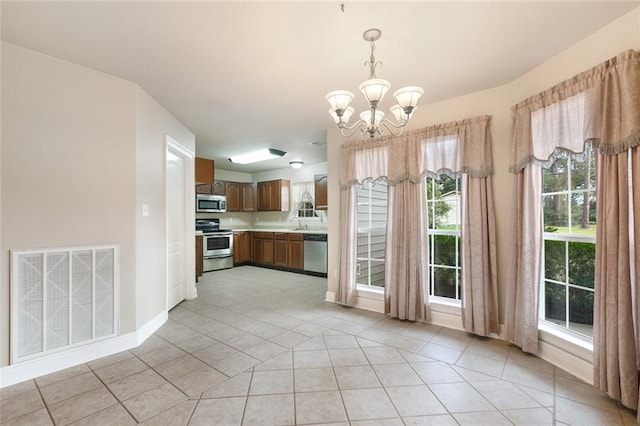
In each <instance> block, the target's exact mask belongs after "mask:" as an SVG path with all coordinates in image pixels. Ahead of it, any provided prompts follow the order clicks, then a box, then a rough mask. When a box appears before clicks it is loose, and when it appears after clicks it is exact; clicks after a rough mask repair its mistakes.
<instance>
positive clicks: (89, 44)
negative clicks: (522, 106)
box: [1, 1, 640, 173]
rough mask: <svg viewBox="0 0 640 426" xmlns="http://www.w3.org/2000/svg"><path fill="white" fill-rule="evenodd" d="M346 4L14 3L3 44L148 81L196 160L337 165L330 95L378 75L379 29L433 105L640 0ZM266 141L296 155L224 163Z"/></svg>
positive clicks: (495, 79) (506, 76)
mask: <svg viewBox="0 0 640 426" xmlns="http://www.w3.org/2000/svg"><path fill="white" fill-rule="evenodd" d="M345 3H346V4H345V5H344V11H341V7H340V2H339V1H337V2H328V1H322V2H264V1H262V2H231V1H227V2H213V1H204V2H202V1H201V2H186V1H175V2H153V1H146V2H112V1H111V2H96V1H84V2H83V1H77V2H52V1H44V2H25V1H16V2H8V1H3V2H2V11H1V12H2V39H3V40H6V41H9V42H11V43H15V44H18V45H21V46H24V47H27V48H30V49H33V50H37V51H40V52H43V53H46V54H49V55H52V56H55V57H58V58H62V59H65V60H68V61H71V62H74V63H77V64H81V65H85V66H88V67H91V68H94V69H97V70H100V71H104V72H106V73H109V74H112V75H116V76H119V77H122V78H125V79H127V80H131V81H133V82H135V83H137V84H139V85H140V86H141V87H142V88H143V89H144V90H145V91H147V92H148V93H149V94H150V95H151V96H153V97H154V98H155V99H156V100H157V101H158V102H160V103H161V104H162V105H163V106H164V107H165V108H167V109H168V110H169V111H170V112H171V113H172V114H173V115H174V116H175V117H176V118H177V119H178V120H180V121H181V122H182V123H183V124H184V125H186V126H187V127H188V128H189V129H190V130H191V131H192V132H193V133H195V135H196V144H197V154H198V155H199V156H203V157H207V158H213V159H215V160H216V167H217V168H222V169H227V170H237V171H244V172H248V173H254V172H258V171H265V170H271V169H277V168H282V167H286V166H287V165H288V162H289V161H291V160H294V159H301V160H303V161H305V162H306V163H315V162H320V161H326V145H325V142H326V129H327V128H329V127H332V126H333V125H334V124H333V120H332V119H331V117H330V116H329V114H328V113H327V111H328V104H327V103H326V101H325V99H324V96H325V94H326V93H327V92H329V91H331V90H334V89H347V90H350V91H352V92H357V87H358V84H359V83H360V82H361V81H363V80H365V79H366V78H367V77H368V72H367V69H366V68H365V67H364V61H365V60H367V59H368V56H369V45H368V43H367V42H365V41H364V40H363V39H362V33H363V31H364V30H366V29H368V28H372V27H376V28H380V29H381V30H382V32H383V35H382V38H381V39H380V40H379V41H378V42H377V43H376V59H377V60H380V61H382V62H383V63H384V65H383V67H382V68H378V70H377V74H378V77H379V78H385V79H387V80H389V81H390V82H391V84H392V90H394V88H396V89H397V88H399V87H403V86H406V85H419V86H422V87H423V88H424V90H425V95H424V96H423V98H422V100H421V103H430V102H434V101H438V100H442V99H446V98H450V97H454V96H458V95H462V94H465V93H470V92H474V91H477V90H482V89H486V88H490V87H494V86H498V85H502V84H504V83H507V82H509V81H511V80H513V79H514V78H516V77H518V76H520V75H522V74H523V73H525V72H527V71H529V70H531V69H532V68H534V67H535V66H536V65H538V64H540V63H542V62H544V61H545V60H547V59H549V58H551V57H552V56H554V55H556V54H557V53H559V52H561V51H562V50H564V49H566V48H567V47H569V46H571V45H573V44H575V43H576V42H577V41H579V40H581V39H583V38H585V37H586V36H587V35H589V34H591V33H593V32H595V31H596V30H597V29H599V28H601V27H603V26H604V25H606V24H607V23H609V22H611V21H613V20H614V19H616V18H617V17H619V16H621V15H623V14H625V13H626V12H628V11H630V10H631V9H633V8H634V7H638V5H639V4H640V3H638V1H632V2H616V1H605V2H593V1H587V2H579V1H571V2H513V1H505V2H477V1H476V2H345ZM360 98H361V96H360V95H357V100H356V102H355V105H354V106H355V107H356V111H361V110H362V109H363V107H364V102H363V101H362V100H361V99H360ZM389 106H391V100H386V99H385V101H384V102H383V105H382V107H383V108H384V109H388V107H389ZM310 142H321V143H320V144H316V145H309V143H310ZM266 147H273V148H278V149H281V150H284V151H287V152H288V154H287V155H286V156H285V157H284V158H282V159H277V160H269V161H266V162H263V163H257V164H255V165H247V166H239V165H233V164H231V163H229V162H228V161H227V158H228V157H230V156H232V155H235V154H240V153H243V152H247V151H251V150H255V149H260V148H266Z"/></svg>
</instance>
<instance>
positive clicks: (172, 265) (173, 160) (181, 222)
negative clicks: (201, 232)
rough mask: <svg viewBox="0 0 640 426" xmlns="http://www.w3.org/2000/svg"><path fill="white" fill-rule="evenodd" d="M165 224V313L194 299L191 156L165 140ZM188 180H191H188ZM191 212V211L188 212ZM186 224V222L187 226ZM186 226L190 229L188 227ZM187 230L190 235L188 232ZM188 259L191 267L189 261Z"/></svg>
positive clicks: (183, 149)
mask: <svg viewBox="0 0 640 426" xmlns="http://www.w3.org/2000/svg"><path fill="white" fill-rule="evenodd" d="M166 141H167V144H166V147H167V148H166V171H165V173H166V174H165V176H166V177H165V179H166V180H165V190H166V206H165V210H166V221H167V234H166V235H167V264H166V265H167V271H166V274H167V275H166V276H167V311H168V310H170V309H171V308H173V307H174V306H176V305H177V304H178V303H180V302H182V301H183V300H184V299H185V298H192V297H195V294H194V293H195V288H192V287H194V285H193V282H194V281H195V278H194V279H190V278H191V276H192V275H193V274H192V273H190V272H192V271H191V270H192V269H194V268H189V267H188V265H190V264H192V265H195V261H194V256H195V254H194V253H193V252H194V251H195V242H194V241H193V238H194V237H193V228H194V225H193V222H194V220H193V212H190V210H189V207H192V205H193V202H190V200H191V201H193V194H192V191H189V190H188V188H190V186H193V185H192V184H193V154H192V153H190V152H189V151H188V150H186V149H185V148H184V147H183V146H182V145H180V144H179V143H178V142H176V141H175V140H173V139H172V138H170V137H169V136H167V137H166ZM190 176H191V178H190ZM191 210H193V208H191ZM189 221H190V222H189ZM189 223H191V226H190V227H189ZM189 230H191V231H192V232H189ZM190 259H191V263H189V260H190Z"/></svg>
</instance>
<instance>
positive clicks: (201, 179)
mask: <svg viewBox="0 0 640 426" xmlns="http://www.w3.org/2000/svg"><path fill="white" fill-rule="evenodd" d="M195 169H196V172H195V178H196V179H195V180H196V183H208V184H212V183H213V160H208V159H206V158H199V157H196V161H195Z"/></svg>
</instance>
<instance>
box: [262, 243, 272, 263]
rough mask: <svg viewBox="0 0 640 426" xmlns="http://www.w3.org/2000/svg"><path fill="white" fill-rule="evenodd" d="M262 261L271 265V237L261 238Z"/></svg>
mask: <svg viewBox="0 0 640 426" xmlns="http://www.w3.org/2000/svg"><path fill="white" fill-rule="evenodd" d="M262 263H263V264H265V265H273V239H270V240H268V239H264V240H262Z"/></svg>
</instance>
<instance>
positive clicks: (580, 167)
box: [540, 149, 596, 337]
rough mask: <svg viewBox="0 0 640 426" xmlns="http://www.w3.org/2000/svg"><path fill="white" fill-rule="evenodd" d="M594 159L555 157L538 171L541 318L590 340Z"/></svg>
mask: <svg viewBox="0 0 640 426" xmlns="http://www.w3.org/2000/svg"><path fill="white" fill-rule="evenodd" d="M595 175H596V167H595V155H594V153H593V150H592V149H588V150H587V151H586V152H585V154H584V159H581V160H576V159H574V158H570V157H567V156H562V157H560V158H556V159H555V161H554V162H553V164H552V165H551V167H549V168H547V169H543V171H542V208H543V226H544V248H543V253H544V255H543V257H542V259H543V261H542V285H541V300H542V301H543V303H540V311H541V312H540V313H541V315H540V318H541V319H543V320H546V321H549V322H552V323H554V324H556V325H558V326H560V327H563V328H565V329H568V330H572V331H574V332H577V333H580V334H582V335H585V336H588V337H591V336H593V291H594V275H595V251H596V249H595V242H596V193H595Z"/></svg>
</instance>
